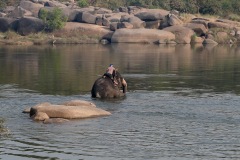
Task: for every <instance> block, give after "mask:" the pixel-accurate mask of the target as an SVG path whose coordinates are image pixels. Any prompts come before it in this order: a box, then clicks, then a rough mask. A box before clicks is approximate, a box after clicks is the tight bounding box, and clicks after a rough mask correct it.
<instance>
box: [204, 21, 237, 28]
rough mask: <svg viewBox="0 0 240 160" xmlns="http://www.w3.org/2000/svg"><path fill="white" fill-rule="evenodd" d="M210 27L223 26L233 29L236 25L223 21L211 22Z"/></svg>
mask: <svg viewBox="0 0 240 160" xmlns="http://www.w3.org/2000/svg"><path fill="white" fill-rule="evenodd" d="M208 28H223V29H231V28H234V25H232V24H228V23H223V22H209V23H208Z"/></svg>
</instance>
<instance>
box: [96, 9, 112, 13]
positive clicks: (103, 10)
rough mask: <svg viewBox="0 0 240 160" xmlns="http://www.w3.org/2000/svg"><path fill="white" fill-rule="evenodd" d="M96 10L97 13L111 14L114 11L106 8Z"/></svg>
mask: <svg viewBox="0 0 240 160" xmlns="http://www.w3.org/2000/svg"><path fill="white" fill-rule="evenodd" d="M95 12H96V14H109V13H112V10H110V9H106V8H98V9H96V11H95Z"/></svg>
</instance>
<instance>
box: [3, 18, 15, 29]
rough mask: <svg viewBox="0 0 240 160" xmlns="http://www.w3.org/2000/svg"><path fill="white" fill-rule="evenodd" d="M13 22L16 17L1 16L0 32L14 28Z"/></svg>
mask: <svg viewBox="0 0 240 160" xmlns="http://www.w3.org/2000/svg"><path fill="white" fill-rule="evenodd" d="M13 22H14V19H12V18H5V17H0V24H1V25H0V32H7V31H8V30H10V29H12V23H13Z"/></svg>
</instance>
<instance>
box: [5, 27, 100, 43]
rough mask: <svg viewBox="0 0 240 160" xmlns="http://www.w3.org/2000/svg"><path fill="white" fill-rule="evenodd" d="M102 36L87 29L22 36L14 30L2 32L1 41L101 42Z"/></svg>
mask: <svg viewBox="0 0 240 160" xmlns="http://www.w3.org/2000/svg"><path fill="white" fill-rule="evenodd" d="M99 40H100V36H99V35H98V34H97V33H92V32H90V31H85V30H73V31H64V30H57V31H54V32H39V33H32V34H29V35H27V36H21V35H19V34H18V33H16V32H14V31H7V32H4V33H1V32H0V43H2V44H8V45H33V44H35V45H44V44H58V43H59V44H82V43H99Z"/></svg>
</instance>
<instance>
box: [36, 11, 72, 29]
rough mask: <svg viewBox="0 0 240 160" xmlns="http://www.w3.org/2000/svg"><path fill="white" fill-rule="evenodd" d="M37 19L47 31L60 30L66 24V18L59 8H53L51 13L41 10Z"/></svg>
mask: <svg viewBox="0 0 240 160" xmlns="http://www.w3.org/2000/svg"><path fill="white" fill-rule="evenodd" d="M39 18H40V19H42V20H43V21H44V23H45V24H46V27H45V28H46V30H47V31H53V30H57V29H61V28H63V27H64V25H65V23H66V22H67V17H65V16H64V15H63V14H62V10H61V9H59V8H54V9H53V10H52V11H47V10H44V9H43V10H41V11H40V14H39Z"/></svg>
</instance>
